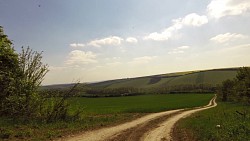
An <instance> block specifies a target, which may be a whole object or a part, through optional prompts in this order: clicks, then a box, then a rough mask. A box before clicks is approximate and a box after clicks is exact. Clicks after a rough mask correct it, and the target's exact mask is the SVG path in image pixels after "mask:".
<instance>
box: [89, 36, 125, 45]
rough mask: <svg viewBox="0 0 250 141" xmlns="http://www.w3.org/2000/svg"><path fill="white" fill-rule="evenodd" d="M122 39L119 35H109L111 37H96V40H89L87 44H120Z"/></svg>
mask: <svg viewBox="0 0 250 141" xmlns="http://www.w3.org/2000/svg"><path fill="white" fill-rule="evenodd" d="M122 41H123V39H122V38H120V37H117V36H111V37H107V38H103V39H97V40H93V41H90V42H89V43H88V45H90V46H95V47H101V46H104V45H112V46H118V45H120V44H121V42H122Z"/></svg>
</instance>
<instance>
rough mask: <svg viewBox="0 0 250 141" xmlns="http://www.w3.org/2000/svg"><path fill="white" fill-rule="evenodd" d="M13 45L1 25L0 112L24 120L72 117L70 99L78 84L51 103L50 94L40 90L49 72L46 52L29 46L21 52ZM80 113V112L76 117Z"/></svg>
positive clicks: (49, 119) (51, 119)
mask: <svg viewBox="0 0 250 141" xmlns="http://www.w3.org/2000/svg"><path fill="white" fill-rule="evenodd" d="M11 45H12V43H11V41H10V40H9V39H8V38H7V36H6V35H5V34H4V33H3V29H2V27H0V92H1V93H0V115H1V116H5V117H8V118H12V119H19V120H20V119H22V120H24V121H32V120H37V119H40V120H42V121H46V122H52V121H56V120H65V119H66V117H68V116H69V115H68V104H67V102H66V99H67V98H69V97H71V96H72V95H73V94H72V92H73V91H74V90H75V87H76V86H77V85H78V84H76V85H75V86H74V87H73V88H72V89H70V91H69V92H67V91H66V92H65V93H64V94H63V95H62V96H61V97H62V98H56V99H52V100H49V101H51V104H48V102H47V101H48V98H47V97H48V95H43V94H41V93H39V91H38V90H39V88H40V85H41V82H42V81H43V78H44V76H45V75H46V73H47V72H48V66H47V65H44V64H43V63H42V52H41V53H38V52H35V51H32V49H30V48H29V47H28V48H27V49H24V48H22V52H21V53H20V54H19V55H18V54H17V53H15V51H14V49H13V48H12V46H11ZM58 99H59V100H58ZM79 114H80V112H76V113H75V115H74V117H78V116H79Z"/></svg>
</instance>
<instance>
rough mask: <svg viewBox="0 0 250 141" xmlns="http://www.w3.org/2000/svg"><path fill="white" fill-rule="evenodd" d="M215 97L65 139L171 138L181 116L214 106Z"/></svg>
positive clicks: (152, 140) (157, 140)
mask: <svg viewBox="0 0 250 141" xmlns="http://www.w3.org/2000/svg"><path fill="white" fill-rule="evenodd" d="M215 99H216V97H214V98H213V99H211V100H210V102H209V104H208V105H207V106H204V107H197V108H193V109H188V110H187V109H185V110H184V109H179V110H171V111H165V112H160V113H153V114H149V115H146V116H144V117H141V118H138V119H136V120H133V121H130V122H127V123H124V124H120V125H117V126H113V127H107V128H102V129H99V130H94V131H89V132H85V133H83V134H81V135H78V136H75V137H69V138H66V139H60V140H67V141H162V140H171V135H170V134H171V131H172V129H173V127H174V124H175V123H176V122H177V121H178V120H180V119H181V118H184V117H187V116H189V115H190V114H193V113H195V112H198V111H201V110H205V109H208V108H212V107H215V106H216V105H217V104H216V102H215Z"/></svg>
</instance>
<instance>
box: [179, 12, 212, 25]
mask: <svg viewBox="0 0 250 141" xmlns="http://www.w3.org/2000/svg"><path fill="white" fill-rule="evenodd" d="M175 21H176V22H179V23H180V24H182V25H187V26H201V25H203V24H206V23H208V19H207V16H205V15H203V16H200V15H198V14H196V13H191V14H188V15H186V16H185V17H184V18H182V19H181V18H180V19H177V20H175Z"/></svg>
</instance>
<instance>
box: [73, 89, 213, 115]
mask: <svg viewBox="0 0 250 141" xmlns="http://www.w3.org/2000/svg"><path fill="white" fill-rule="evenodd" d="M212 97H213V94H165V95H141V96H127V97H107V98H72V99H71V100H70V103H71V105H72V110H75V109H76V107H82V108H84V113H85V114H112V113H150V112H160V111H165V110H172V109H179V108H191V107H196V106H202V105H206V104H207V103H208V101H209V100H210V99H211V98H212Z"/></svg>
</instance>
